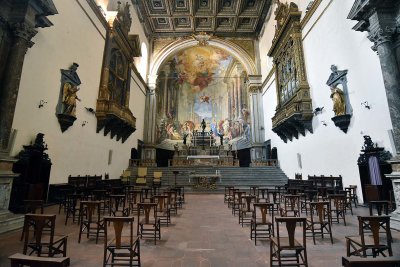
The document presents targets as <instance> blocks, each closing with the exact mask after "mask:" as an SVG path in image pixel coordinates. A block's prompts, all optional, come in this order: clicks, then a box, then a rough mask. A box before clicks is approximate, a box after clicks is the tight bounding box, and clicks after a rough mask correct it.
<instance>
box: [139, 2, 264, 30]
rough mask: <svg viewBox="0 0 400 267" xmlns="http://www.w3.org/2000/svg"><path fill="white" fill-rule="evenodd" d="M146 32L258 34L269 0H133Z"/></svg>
mask: <svg viewBox="0 0 400 267" xmlns="http://www.w3.org/2000/svg"><path fill="white" fill-rule="evenodd" d="M132 3H133V4H135V5H136V8H137V10H138V15H139V19H140V20H141V21H142V22H143V23H144V27H145V31H146V33H147V34H148V35H149V36H153V37H172V36H181V35H188V34H192V33H195V32H207V33H208V34H214V35H217V36H225V37H257V36H258V35H259V33H260V30H261V28H262V26H263V23H264V20H265V17H266V15H267V13H268V10H269V8H270V6H271V0H132Z"/></svg>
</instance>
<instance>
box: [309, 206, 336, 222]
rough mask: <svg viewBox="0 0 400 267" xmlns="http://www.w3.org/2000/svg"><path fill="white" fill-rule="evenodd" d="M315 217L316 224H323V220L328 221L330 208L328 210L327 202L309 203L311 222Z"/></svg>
mask: <svg viewBox="0 0 400 267" xmlns="http://www.w3.org/2000/svg"><path fill="white" fill-rule="evenodd" d="M315 215H316V216H317V218H318V222H319V223H323V222H324V221H325V218H326V219H327V221H328V222H329V221H330V219H329V218H330V216H331V212H330V208H329V202H327V201H324V202H310V216H311V222H314V216H315Z"/></svg>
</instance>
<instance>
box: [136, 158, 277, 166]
mask: <svg viewBox="0 0 400 267" xmlns="http://www.w3.org/2000/svg"><path fill="white" fill-rule="evenodd" d="M193 165H194V161H193V159H179V158H178V159H170V160H168V166H170V167H172V166H175V167H188V166H193ZM211 165H212V166H233V167H239V160H238V159H230V158H229V159H215V160H214V162H213V164H211ZM267 166H275V167H279V161H278V160H276V159H268V160H256V161H253V162H252V163H251V167H267ZM129 167H157V163H156V162H155V161H154V160H150V159H145V160H140V159H130V160H129Z"/></svg>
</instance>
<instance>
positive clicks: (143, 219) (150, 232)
mask: <svg viewBox="0 0 400 267" xmlns="http://www.w3.org/2000/svg"><path fill="white" fill-rule="evenodd" d="M138 207H139V210H141V211H143V212H140V211H139V212H138V224H137V235H138V236H140V238H143V237H147V236H150V237H153V238H154V244H155V245H156V244H157V239H161V222H160V219H159V218H158V217H157V203H139V204H138ZM141 214H143V215H141Z"/></svg>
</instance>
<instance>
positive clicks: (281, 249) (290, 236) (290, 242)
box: [270, 217, 308, 266]
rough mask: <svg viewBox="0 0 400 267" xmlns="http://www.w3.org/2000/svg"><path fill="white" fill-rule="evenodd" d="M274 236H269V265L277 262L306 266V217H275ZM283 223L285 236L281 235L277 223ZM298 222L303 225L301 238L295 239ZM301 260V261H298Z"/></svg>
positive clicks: (282, 264)
mask: <svg viewBox="0 0 400 267" xmlns="http://www.w3.org/2000/svg"><path fill="white" fill-rule="evenodd" d="M275 221H276V237H271V244H270V266H275V265H273V264H274V262H278V266H308V261H307V247H306V218H304V217H276V218H275ZM280 223H282V224H284V226H285V228H286V233H287V235H286V236H281V234H280V232H281V229H280V228H279V224H280ZM298 223H301V224H302V226H303V231H302V240H300V241H298V240H297V239H295V236H294V235H295V230H296V226H297V224H298ZM282 232H283V231H282ZM300 260H301V261H300Z"/></svg>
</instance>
